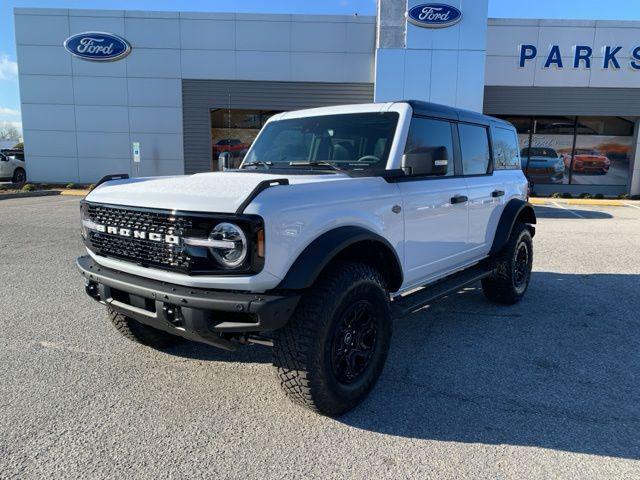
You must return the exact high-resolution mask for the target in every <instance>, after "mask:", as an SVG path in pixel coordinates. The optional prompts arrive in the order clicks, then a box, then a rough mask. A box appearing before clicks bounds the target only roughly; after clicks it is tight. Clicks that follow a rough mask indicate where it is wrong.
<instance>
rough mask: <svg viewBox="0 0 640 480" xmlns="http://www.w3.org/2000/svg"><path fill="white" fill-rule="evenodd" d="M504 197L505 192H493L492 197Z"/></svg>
mask: <svg viewBox="0 0 640 480" xmlns="http://www.w3.org/2000/svg"><path fill="white" fill-rule="evenodd" d="M503 195H504V190H494V191H493V192H491V196H492V197H502V196H503Z"/></svg>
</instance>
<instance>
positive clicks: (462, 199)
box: [451, 195, 469, 204]
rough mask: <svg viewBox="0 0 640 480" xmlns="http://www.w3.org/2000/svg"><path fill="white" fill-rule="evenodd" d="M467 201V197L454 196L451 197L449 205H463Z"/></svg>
mask: <svg viewBox="0 0 640 480" xmlns="http://www.w3.org/2000/svg"><path fill="white" fill-rule="evenodd" d="M467 201H469V197H467V196H466V195H456V196H455V197H451V203H452V204H454V203H465V202H467Z"/></svg>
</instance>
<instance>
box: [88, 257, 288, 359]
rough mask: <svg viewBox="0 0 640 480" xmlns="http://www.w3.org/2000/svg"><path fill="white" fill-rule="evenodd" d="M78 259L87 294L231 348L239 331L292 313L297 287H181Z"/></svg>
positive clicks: (271, 325)
mask: <svg viewBox="0 0 640 480" xmlns="http://www.w3.org/2000/svg"><path fill="white" fill-rule="evenodd" d="M76 265H77V266H78V269H79V270H80V273H81V274H82V275H83V276H84V277H85V280H86V291H87V294H88V295H89V296H90V297H91V298H93V299H94V300H97V301H99V302H100V303H103V304H105V305H108V306H109V307H111V308H112V309H113V310H115V311H117V312H118V313H121V314H123V315H126V316H128V317H131V318H133V319H135V320H137V321H139V322H140V323H143V324H145V325H149V326H151V327H154V328H157V329H159V330H164V331H167V332H169V333H172V334H174V335H179V336H181V337H184V338H188V339H190V340H195V341H199V342H203V343H208V344H210V345H214V346H217V347H221V348H226V349H233V348H234V344H233V343H231V342H230V341H229V340H228V337H229V336H231V335H226V334H237V333H252V332H263V331H269V330H277V329H278V328H281V327H282V326H284V325H285V324H286V323H287V321H288V320H289V317H290V316H291V315H292V313H293V311H294V309H295V307H296V305H297V304H298V301H299V299H300V296H299V295H298V294H296V293H280V294H262V293H259V294H258V293H248V292H234V291H223V290H208V289H202V288H193V287H184V286H181V285H174V284H170V283H166V282H161V281H158V280H152V279H148V278H144V277H140V276H137V275H131V274H129V273H124V272H120V271H118V270H113V269H110V268H106V267H103V266H101V265H99V264H97V263H96V262H95V261H94V260H93V259H92V258H91V257H90V256H83V257H78V259H77V260H76Z"/></svg>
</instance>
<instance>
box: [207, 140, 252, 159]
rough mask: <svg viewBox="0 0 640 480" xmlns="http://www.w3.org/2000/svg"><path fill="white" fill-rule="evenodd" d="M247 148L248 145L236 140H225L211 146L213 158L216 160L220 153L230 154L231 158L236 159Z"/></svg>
mask: <svg viewBox="0 0 640 480" xmlns="http://www.w3.org/2000/svg"><path fill="white" fill-rule="evenodd" d="M248 148H249V145H248V144H246V143H243V142H242V141H241V140H239V139H237V138H225V139H222V140H219V141H218V142H217V143H215V144H214V145H213V154H214V155H213V157H214V158H217V157H218V155H219V154H221V153H222V152H231V155H232V156H234V157H237V156H239V155H240V153H241V152H242V151H243V150H244V151H246V150H247V149H248Z"/></svg>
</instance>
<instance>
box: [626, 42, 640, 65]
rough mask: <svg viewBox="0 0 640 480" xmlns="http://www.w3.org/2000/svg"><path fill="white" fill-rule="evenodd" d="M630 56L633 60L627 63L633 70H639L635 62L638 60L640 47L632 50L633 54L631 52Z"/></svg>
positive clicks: (639, 58)
mask: <svg viewBox="0 0 640 480" xmlns="http://www.w3.org/2000/svg"><path fill="white" fill-rule="evenodd" d="M631 56H632V57H633V60H631V62H629V65H630V66H631V68H633V69H634V70H640V63H638V62H636V60H640V47H636V48H634V49H633V52H631Z"/></svg>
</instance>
